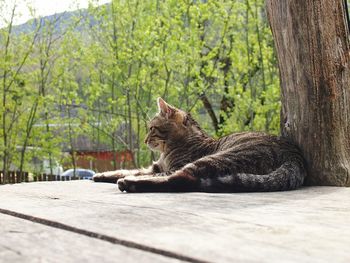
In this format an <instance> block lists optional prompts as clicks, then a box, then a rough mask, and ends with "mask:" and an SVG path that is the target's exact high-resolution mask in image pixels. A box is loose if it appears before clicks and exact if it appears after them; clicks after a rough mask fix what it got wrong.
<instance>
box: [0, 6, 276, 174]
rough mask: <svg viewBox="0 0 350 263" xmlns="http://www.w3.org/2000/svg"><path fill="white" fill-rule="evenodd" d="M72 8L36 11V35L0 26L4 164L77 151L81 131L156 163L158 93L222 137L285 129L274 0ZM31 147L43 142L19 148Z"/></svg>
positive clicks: (0, 114)
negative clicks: (271, 10) (147, 139)
mask: <svg viewBox="0 0 350 263" xmlns="http://www.w3.org/2000/svg"><path fill="white" fill-rule="evenodd" d="M15 12H16V10H14V13H15ZM62 17H66V16H60V15H57V16H54V17H50V18H46V19H45V18H42V19H36V20H33V21H34V22H35V23H33V24H34V25H36V27H34V28H35V29H33V30H32V31H30V32H29V33H28V32H25V33H23V32H22V33H18V32H17V33H14V32H13V30H11V28H13V25H12V22H11V21H10V20H8V23H7V27H5V28H3V29H1V30H0V45H1V48H0V52H1V60H0V76H1V77H0V81H1V84H0V95H1V96H2V98H3V103H2V104H1V107H0V121H1V122H0V128H1V129H0V130H1V136H2V137H1V138H6V139H3V140H2V141H1V144H0V156H1V158H2V160H3V163H4V165H3V170H5V171H6V170H9V169H10V165H11V164H15V165H16V166H17V167H19V166H21V165H22V166H23V167H26V166H28V163H29V162H30V160H31V158H32V156H33V155H36V156H42V157H44V156H45V157H49V158H50V160H51V159H52V160H53V159H56V158H58V156H59V155H60V152H61V150H62V145H70V146H71V150H72V151H73V152H74V151H75V150H76V149H73V148H72V147H73V143H72V142H73V141H74V139H75V138H77V137H78V136H79V135H81V134H84V135H86V136H89V137H90V139H91V140H93V141H95V142H97V144H99V143H103V144H107V145H109V147H110V148H111V149H112V150H113V151H115V152H117V151H119V150H121V149H128V150H130V151H132V152H133V154H134V160H135V165H137V166H139V165H145V164H146V163H148V162H149V161H150V159H152V158H153V156H152V155H151V153H150V152H149V151H148V150H147V149H146V147H145V145H144V144H143V143H142V142H143V138H144V136H145V133H146V129H147V127H146V124H147V121H148V120H149V118H150V117H152V115H153V114H154V113H155V112H156V103H155V100H156V98H157V97H158V96H162V97H163V98H164V99H166V100H168V101H169V102H170V103H172V104H173V105H175V106H178V107H180V108H182V109H184V110H187V111H189V112H191V113H192V115H194V117H195V118H197V119H198V120H199V122H200V124H201V125H202V126H203V127H204V128H205V129H206V130H207V131H208V132H209V133H210V134H212V135H213V136H222V135H225V134H228V133H231V132H235V131H242V130H263V131H267V132H272V133H278V132H279V108H280V102H279V80H278V72H277V69H276V68H277V67H276V64H277V62H276V59H275V56H274V50H273V40H272V36H271V33H270V29H269V27H268V24H267V19H266V15H265V12H264V1H262V0H236V1H223V0H221V1H214V0H207V1H204V0H203V1H194V0H180V1H178V0H163V1H162V0H157V1H140V0H131V1H120V0H119V1H118V0H114V1H112V2H111V3H110V4H107V5H103V6H98V7H96V5H93V4H91V5H90V7H89V9H88V10H81V11H79V12H75V14H74V16H70V17H69V19H62ZM33 21H32V22H33ZM21 63H23V64H21ZM10 83H11V85H10ZM55 125H56V126H59V127H65V129H64V132H62V130H61V132H57V130H55V129H54V128H52V127H55ZM57 134H60V136H57ZM63 134H65V135H63ZM16 147H17V149H16ZM28 147H31V149H36V150H35V151H34V150H30V151H28V150H24V152H23V151H19V150H18V149H26V148H27V149H29V148H28ZM39 149H40V150H39ZM21 152H22V154H21ZM71 161H72V165H73V166H74V165H75V164H74V163H75V160H74V157H73V158H72V160H71ZM5 163H6V164H5ZM115 166H116V167H117V164H116V163H115ZM23 169H24V168H23ZM28 169H29V168H28Z"/></svg>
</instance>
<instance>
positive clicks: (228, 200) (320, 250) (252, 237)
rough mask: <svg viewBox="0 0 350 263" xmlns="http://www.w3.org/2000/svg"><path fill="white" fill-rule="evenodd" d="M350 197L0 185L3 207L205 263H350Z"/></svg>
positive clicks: (324, 192) (311, 191)
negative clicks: (349, 225) (349, 246)
mask: <svg viewBox="0 0 350 263" xmlns="http://www.w3.org/2000/svg"><path fill="white" fill-rule="evenodd" d="M349 196H350V189H349V188H337V187H312V188H303V189H301V190H297V191H290V192H276V193H241V194H208V193H184V194H157V193H150V194H126V193H121V192H119V191H118V190H117V187H116V186H115V185H113V184H103V183H100V184H97V183H92V182H90V181H71V182H42V183H30V184H18V185H5V186H0V200H1V202H0V208H2V209H9V210H12V211H17V212H20V213H25V214H30V215H33V216H37V217H41V218H45V219H48V220H53V221H57V222H61V223H64V224H69V225H71V226H74V227H77V228H81V229H85V230H89V231H93V232H96V233H101V234H104V235H108V236H114V237H117V238H121V239H125V240H128V241H132V242H136V243H140V244H144V245H147V246H151V247H155V248H157V249H164V250H167V251H172V252H174V253H179V254H182V255H187V256H189V257H193V258H197V259H199V260H203V261H209V262H281V260H283V261H284V262H316V261H317V262H330V261H333V262H349V261H350V255H349V253H348V252H347V244H349V243H350V228H349V227H348V224H347V219H348V218H349V217H350V199H349ZM0 222H1V221H0ZM28 246H31V245H28ZM95 249H97V250H99V251H100V253H104V249H101V250H100V249H99V248H97V247H96V246H95ZM116 249H118V248H116ZM135 251H137V250H135ZM135 258H136V259H137V258H139V255H138V254H135ZM140 259H141V257H140ZM153 262H157V260H156V261H153Z"/></svg>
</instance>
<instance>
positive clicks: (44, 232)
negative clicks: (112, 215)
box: [0, 214, 180, 263]
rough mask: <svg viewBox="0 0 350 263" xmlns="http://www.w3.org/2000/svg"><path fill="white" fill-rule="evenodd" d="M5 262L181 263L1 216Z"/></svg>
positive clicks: (1, 254)
mask: <svg viewBox="0 0 350 263" xmlns="http://www.w3.org/2000/svg"><path fill="white" fill-rule="evenodd" d="M0 226H1V227H0V233H1V234H0V261H1V262H11V263H13V262H136V261H137V260H141V261H142V262H152V263H153V262H180V261H178V260H174V259H169V258H166V257H162V256H158V255H155V254H151V253H147V252H142V251H140V250H135V249H130V248H126V247H123V246H117V245H113V244H110V243H108V242H104V241H101V240H97V239H93V238H89V237H86V236H82V235H79V234H75V233H71V232H67V231H64V230H59V229H55V228H52V227H48V226H43V225H41V224H36V223H32V222H28V221H26V220H22V219H18V218H14V217H12V216H7V215H3V214H0Z"/></svg>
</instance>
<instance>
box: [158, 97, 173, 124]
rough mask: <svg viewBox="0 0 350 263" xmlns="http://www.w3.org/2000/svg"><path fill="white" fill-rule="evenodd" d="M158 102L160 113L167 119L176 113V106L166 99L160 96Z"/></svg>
mask: <svg viewBox="0 0 350 263" xmlns="http://www.w3.org/2000/svg"><path fill="white" fill-rule="evenodd" d="M157 103H158V109H159V113H160V114H161V115H163V116H164V117H166V118H167V119H169V118H171V117H173V116H174V115H175V112H176V108H174V107H173V106H171V105H169V104H168V103H166V102H165V100H163V99H162V98H160V97H159V98H158V99H157Z"/></svg>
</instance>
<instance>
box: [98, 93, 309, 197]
mask: <svg viewBox="0 0 350 263" xmlns="http://www.w3.org/2000/svg"><path fill="white" fill-rule="evenodd" d="M157 102H158V108H159V112H158V114H156V116H155V117H154V118H153V119H152V120H151V121H150V122H149V131H148V134H147V136H146V139H145V143H146V144H147V145H148V147H149V148H150V149H151V150H153V151H159V152H160V158H159V160H158V161H157V162H154V163H153V164H152V165H151V166H150V167H148V168H147V169H136V170H117V171H111V172H105V173H98V174H96V175H95V176H94V177H93V180H94V181H95V182H112V183H117V184H118V187H119V189H120V190H121V191H126V192H191V191H198V192H226V193H227V192H253V191H254V192H255V191H256V192H260V191H285V190H293V189H296V188H298V187H300V186H301V185H302V184H303V181H304V177H305V176H306V169H305V162H304V159H303V157H302V154H301V152H300V150H299V148H298V147H297V146H296V145H294V144H292V143H291V142H289V141H288V140H287V139H285V138H283V137H279V136H274V135H268V134H265V133H262V132H241V133H234V134H231V135H228V136H225V137H223V138H220V139H214V138H211V137H210V136H208V135H207V134H206V133H205V132H204V131H203V130H202V129H201V127H200V126H199V124H198V123H197V122H196V121H195V120H194V119H193V118H192V117H191V115H190V114H189V113H186V112H184V111H182V110H180V109H177V108H175V107H174V106H172V105H170V104H168V103H167V102H165V101H164V100H163V99H162V98H158V100H157Z"/></svg>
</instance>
